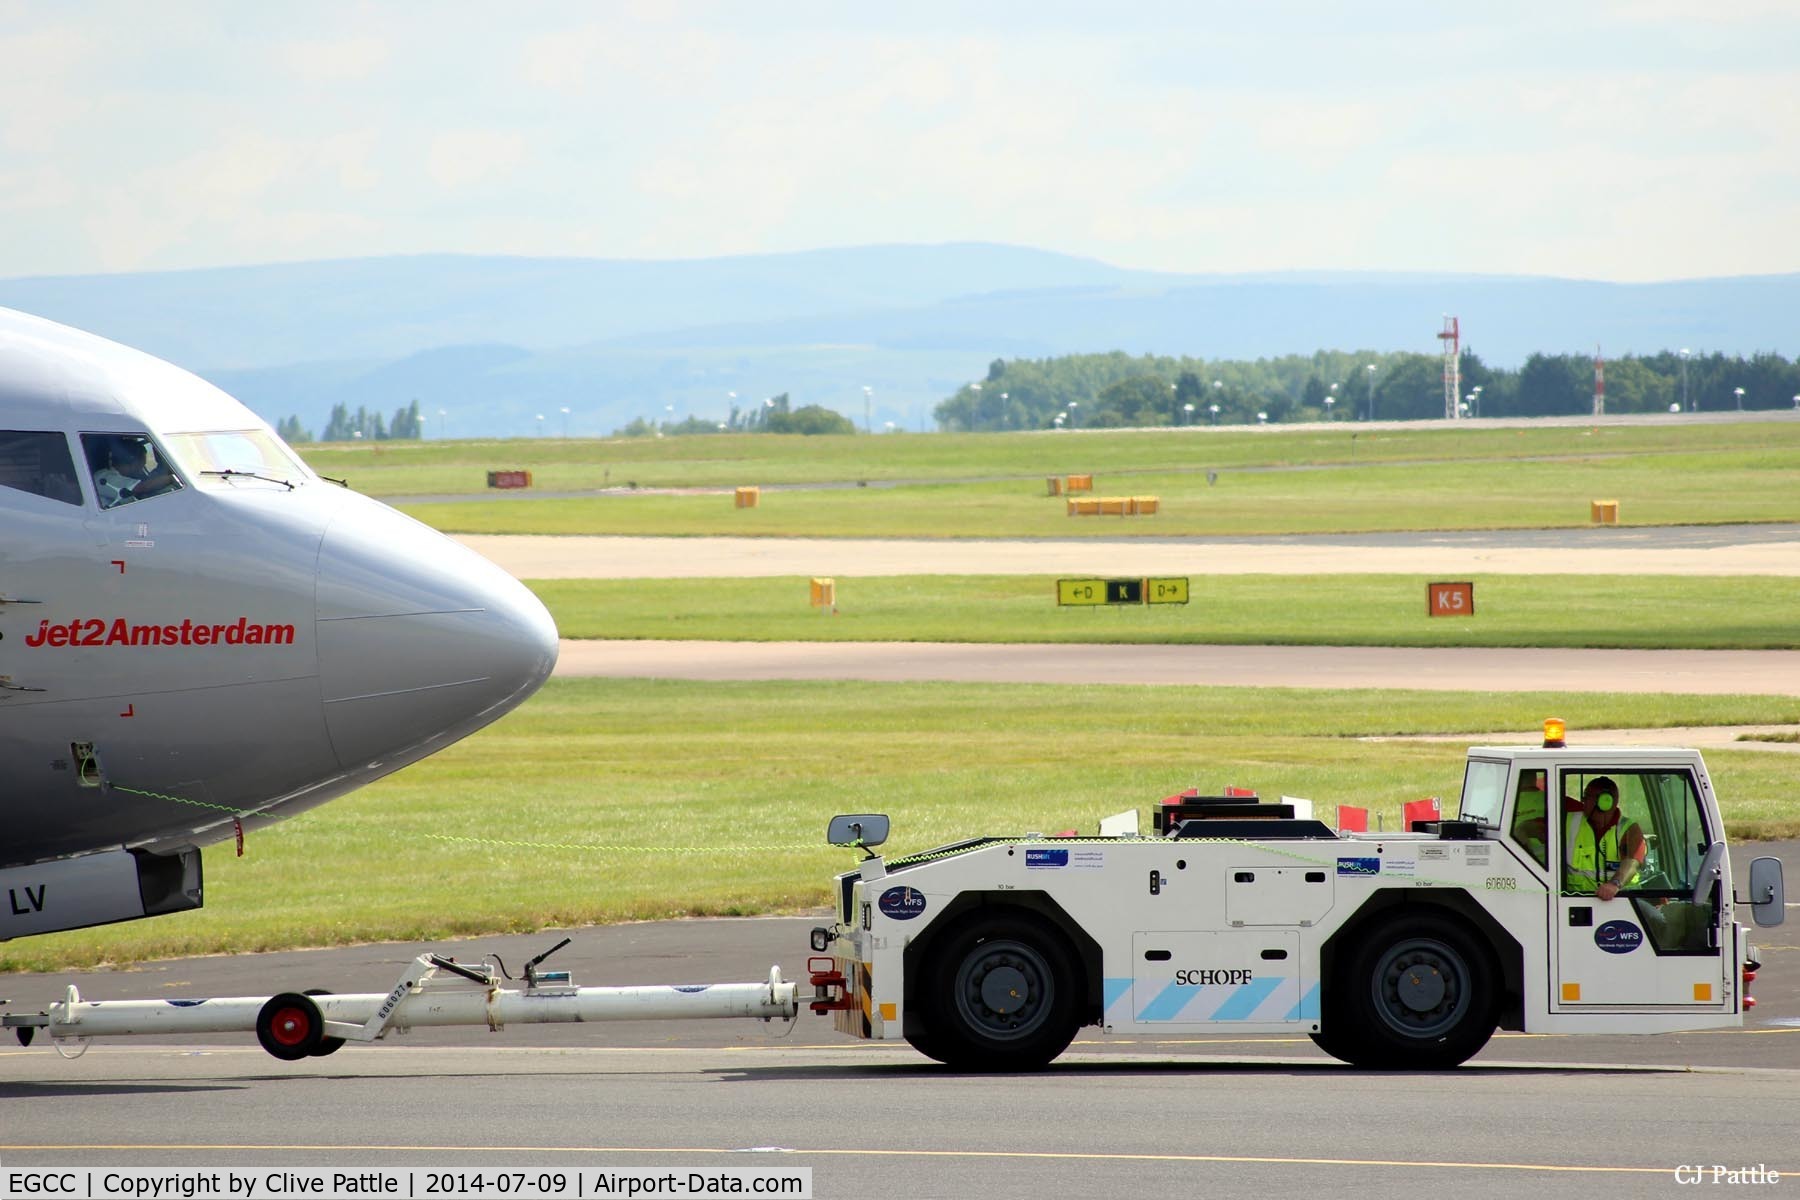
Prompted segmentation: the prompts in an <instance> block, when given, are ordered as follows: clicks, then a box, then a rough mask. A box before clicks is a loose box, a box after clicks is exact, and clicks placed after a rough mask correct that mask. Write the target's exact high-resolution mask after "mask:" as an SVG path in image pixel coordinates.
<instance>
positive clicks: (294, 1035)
mask: <svg viewBox="0 0 1800 1200" xmlns="http://www.w3.org/2000/svg"><path fill="white" fill-rule="evenodd" d="M324 1035H325V1018H324V1017H322V1016H320V1015H319V1006H318V1005H317V1004H314V1003H313V1002H312V999H311V998H310V997H307V996H303V995H301V994H300V993H298V992H282V993H280V994H279V995H275V996H270V997H269V999H268V1002H267V1003H265V1004H264V1005H263V1006H262V1011H261V1012H259V1013H257V1014H256V1040H257V1041H259V1042H261V1043H262V1048H263V1049H264V1050H267V1051H268V1052H269V1053H270V1054H273V1055H274V1056H275V1057H276V1058H279V1059H281V1060H282V1061H283V1062H296V1061H298V1060H300V1059H302V1058H306V1057H307V1056H309V1055H311V1054H313V1053H315V1052H317V1050H318V1049H319V1045H320V1043H321V1042H322V1041H323V1040H324Z"/></svg>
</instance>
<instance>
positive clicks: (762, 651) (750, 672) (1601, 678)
mask: <svg viewBox="0 0 1800 1200" xmlns="http://www.w3.org/2000/svg"><path fill="white" fill-rule="evenodd" d="M556 674H557V675H559V676H562V677H583V676H605V677H615V678H628V677H649V678H658V679H712V680H725V679H863V680H875V681H882V682H902V681H921V680H938V681H945V682H963V683H1062V684H1080V683H1115V684H1165V685H1174V684H1187V685H1204V686H1217V687H1295V688H1395V687H1404V688H1421V689H1425V690H1430V691H1446V690H1449V691H1469V690H1474V691H1506V692H1537V691H1547V692H1649V693H1662V692H1682V693H1700V694H1709V695H1732V694H1748V695H1763V696H1795V695H1800V651H1793V650H1547V649H1455V648H1444V649H1438V648H1430V649H1417V648H1405V647H1390V646H1135V645H1127V646H1120V645H1089V644H1075V645H999V644H959V643H950V642H680V641H565V642H563V643H562V651H561V655H560V657H559V658H558V660H557V664H556Z"/></svg>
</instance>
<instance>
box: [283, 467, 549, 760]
mask: <svg viewBox="0 0 1800 1200" xmlns="http://www.w3.org/2000/svg"><path fill="white" fill-rule="evenodd" d="M344 499H345V501H346V507H345V508H344V509H343V510H341V511H340V512H339V513H338V514H337V516H336V517H335V518H334V519H333V520H332V522H331V524H330V526H329V527H328V528H327V529H326V531H325V537H324V541H323V543H322V544H321V546H320V550H319V567H318V647H319V683H320V687H321V689H322V691H323V693H324V700H325V719H326V727H327V729H328V730H329V732H330V735H331V741H332V746H333V749H334V750H335V751H336V753H337V757H338V761H339V763H340V764H342V765H343V766H344V767H345V768H347V769H357V768H363V767H367V766H369V765H371V764H375V763H379V764H380V765H382V766H383V767H384V768H386V769H388V770H391V769H394V768H395V767H396V766H401V765H404V764H405V763H406V762H411V761H413V760H415V759H418V758H423V757H424V756H425V755H427V754H430V753H432V752H433V751H435V750H438V749H440V748H442V747H443V746H446V745H448V744H449V743H451V742H454V741H456V740H457V739H459V738H462V737H466V736H467V735H469V734H471V733H473V732H474V731H475V730H477V729H480V728H481V727H482V726H483V725H486V724H488V723H489V722H491V721H494V720H496V719H498V718H499V717H501V716H503V715H504V714H506V713H507V712H510V711H511V710H512V709H513V708H515V707H516V706H517V705H519V704H520V703H521V702H523V701H524V700H525V698H526V697H527V696H530V695H531V693H533V692H534V691H536V690H537V688H538V686H539V685H540V684H542V683H543V682H544V680H545V679H547V678H549V676H550V670H551V668H552V667H554V666H555V665H556V650H557V637H556V624H555V622H553V621H552V620H551V619H550V614H549V612H548V611H546V610H545V608H544V606H543V604H542V603H541V602H540V601H539V600H538V598H537V597H536V596H534V595H532V594H531V592H530V590H529V589H527V588H526V587H525V585H524V584H522V583H520V582H519V581H518V580H516V579H514V578H513V577H512V576H510V575H508V574H507V573H506V572H505V571H503V570H501V569H500V568H499V567H497V566H495V565H494V564H493V563H491V562H489V561H488V560H487V559H485V558H482V557H481V556H480V555H478V554H476V553H475V552H474V551H472V550H469V549H468V548H466V547H464V546H461V545H459V544H457V543H456V542H453V541H451V540H450V539H449V538H447V537H445V536H444V535H442V534H440V533H438V532H437V531H436V530H434V529H431V528H429V527H427V526H425V525H421V524H420V523H419V522H417V521H414V520H413V519H412V518H410V517H407V516H405V515H403V514H401V513H398V512H396V511H394V510H393V509H391V508H389V507H387V506H386V505H385V504H381V503H378V502H376V501H373V500H370V499H368V498H367V497H362V496H346V497H345V498H344Z"/></svg>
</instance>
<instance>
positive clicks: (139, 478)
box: [81, 433, 182, 508]
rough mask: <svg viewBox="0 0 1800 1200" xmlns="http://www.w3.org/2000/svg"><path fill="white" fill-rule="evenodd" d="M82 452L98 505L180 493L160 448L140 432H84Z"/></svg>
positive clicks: (112, 504)
mask: <svg viewBox="0 0 1800 1200" xmlns="http://www.w3.org/2000/svg"><path fill="white" fill-rule="evenodd" d="M81 448H82V453H83V454H85V455H86V456H87V461H88V470H89V471H91V472H93V476H94V494H95V495H96V496H98V497H99V498H100V507H101V508H117V507H118V506H119V505H121V504H131V503H133V502H134V501H137V500H147V499H149V498H150V497H152V496H161V495H163V494H165V493H167V492H179V491H180V490H181V486H182V485H181V480H180V479H178V478H176V476H175V472H174V471H173V470H171V469H170V467H169V462H168V459H166V458H165V457H164V456H163V452H162V450H161V449H160V448H159V447H158V446H157V444H156V443H155V442H153V441H151V440H150V438H149V436H148V435H146V434H142V433H84V434H82V435H81Z"/></svg>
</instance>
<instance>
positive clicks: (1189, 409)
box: [1181, 404, 1194, 425]
mask: <svg viewBox="0 0 1800 1200" xmlns="http://www.w3.org/2000/svg"><path fill="white" fill-rule="evenodd" d="M1181 411H1182V412H1184V413H1186V414H1187V418H1186V420H1185V422H1184V423H1185V424H1188V425H1192V424H1193V423H1194V406H1193V405H1192V404H1184V405H1182V406H1181Z"/></svg>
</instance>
